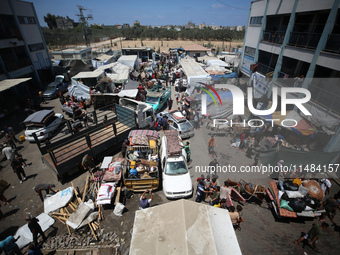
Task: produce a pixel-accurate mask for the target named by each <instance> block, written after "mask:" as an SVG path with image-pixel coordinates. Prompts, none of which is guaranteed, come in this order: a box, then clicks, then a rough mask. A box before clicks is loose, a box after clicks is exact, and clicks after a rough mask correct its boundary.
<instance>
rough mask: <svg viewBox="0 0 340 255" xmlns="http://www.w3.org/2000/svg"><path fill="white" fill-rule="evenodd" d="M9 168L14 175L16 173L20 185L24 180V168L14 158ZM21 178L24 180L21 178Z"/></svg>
mask: <svg viewBox="0 0 340 255" xmlns="http://www.w3.org/2000/svg"><path fill="white" fill-rule="evenodd" d="M11 167H12V169H13V171H14V173H16V175H17V176H18V179H19V180H20V184H21V183H23V181H25V180H26V174H25V171H24V168H23V167H22V164H21V162H20V161H19V160H18V159H16V158H15V159H14V160H13V161H12V163H11ZM22 176H23V177H24V178H22Z"/></svg>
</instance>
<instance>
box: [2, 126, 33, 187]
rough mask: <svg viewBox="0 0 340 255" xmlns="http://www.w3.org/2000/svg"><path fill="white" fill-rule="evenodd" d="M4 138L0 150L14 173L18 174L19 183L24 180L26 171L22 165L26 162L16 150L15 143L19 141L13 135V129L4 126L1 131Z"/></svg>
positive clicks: (25, 165)
mask: <svg viewBox="0 0 340 255" xmlns="http://www.w3.org/2000/svg"><path fill="white" fill-rule="evenodd" d="M1 133H2V135H4V138H3V140H2V143H1V144H0V151H1V153H2V154H3V155H4V156H5V157H6V159H7V160H8V161H9V162H10V165H11V167H12V169H13V171H14V173H15V174H16V175H17V176H18V179H19V181H20V183H23V181H25V180H26V173H25V171H24V167H27V166H28V164H27V163H26V162H25V160H24V159H23V157H22V155H21V154H19V152H18V149H19V148H18V147H17V145H16V143H20V141H19V140H18V139H17V138H16V137H15V131H14V129H13V128H12V127H8V126H5V130H3V131H1Z"/></svg>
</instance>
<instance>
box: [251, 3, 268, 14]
mask: <svg viewBox="0 0 340 255" xmlns="http://www.w3.org/2000/svg"><path fill="white" fill-rule="evenodd" d="M266 3H267V0H262V1H256V2H252V5H251V12H250V16H251V17H254V16H263V15H264V10H265V9H266Z"/></svg>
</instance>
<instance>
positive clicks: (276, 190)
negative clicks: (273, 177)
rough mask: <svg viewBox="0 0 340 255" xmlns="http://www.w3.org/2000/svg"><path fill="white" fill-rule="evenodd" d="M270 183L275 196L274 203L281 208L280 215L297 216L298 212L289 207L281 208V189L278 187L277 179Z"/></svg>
mask: <svg viewBox="0 0 340 255" xmlns="http://www.w3.org/2000/svg"><path fill="white" fill-rule="evenodd" d="M269 184H270V188H271V190H272V191H273V193H274V196H275V199H274V203H275V204H276V206H277V207H278V208H279V217H289V218H297V214H296V212H291V211H289V210H287V209H284V208H280V199H279V190H278V189H277V185H276V181H271V182H269Z"/></svg>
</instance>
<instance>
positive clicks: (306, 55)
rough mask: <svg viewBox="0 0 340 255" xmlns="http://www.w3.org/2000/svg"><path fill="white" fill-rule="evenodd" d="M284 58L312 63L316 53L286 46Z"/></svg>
mask: <svg viewBox="0 0 340 255" xmlns="http://www.w3.org/2000/svg"><path fill="white" fill-rule="evenodd" d="M283 56H285V57H289V58H293V59H298V60H301V61H304V62H307V63H310V62H312V59H313V57H314V51H313V50H305V49H300V48H294V47H288V46H286V48H285V50H284V52H283Z"/></svg>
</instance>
